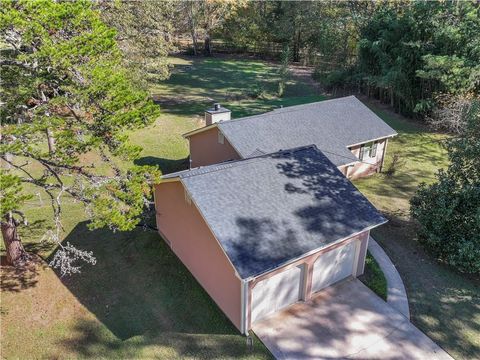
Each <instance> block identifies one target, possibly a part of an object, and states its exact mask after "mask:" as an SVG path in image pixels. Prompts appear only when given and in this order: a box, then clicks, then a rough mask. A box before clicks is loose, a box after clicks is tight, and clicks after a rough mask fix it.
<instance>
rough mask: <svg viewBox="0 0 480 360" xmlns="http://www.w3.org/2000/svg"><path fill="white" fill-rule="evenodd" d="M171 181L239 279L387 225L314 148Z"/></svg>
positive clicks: (196, 171) (194, 172)
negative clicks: (185, 193) (187, 199)
mask: <svg viewBox="0 0 480 360" xmlns="http://www.w3.org/2000/svg"><path fill="white" fill-rule="evenodd" d="M175 176H178V177H180V179H181V181H182V182H183V184H184V185H185V187H186V189H187V191H188V193H189V194H190V196H191V198H192V200H193V201H194V203H195V204H196V206H197V207H198V209H199V210H200V212H201V213H202V215H203V217H204V218H205V220H206V221H207V223H208V224H209V226H210V228H211V230H212V231H213V233H214V235H215V236H216V238H217V239H218V241H219V242H220V244H221V246H222V247H223V249H224V251H225V253H226V254H227V256H228V258H229V259H230V261H231V262H232V264H233V266H234V267H235V268H236V270H237V272H238V274H239V276H240V277H241V278H242V279H246V278H248V277H252V276H256V275H259V274H262V273H264V272H267V271H269V270H272V269H275V268H277V267H279V266H281V265H283V264H285V263H288V262H289V261H291V260H293V259H295V258H299V257H301V256H302V255H304V254H306V253H308V252H310V251H312V250H316V249H319V248H322V247H324V246H326V245H328V244H330V243H332V242H334V241H336V240H339V239H343V238H346V237H348V236H350V235H353V234H355V233H357V232H360V231H362V230H364V229H366V228H368V227H371V226H375V225H379V224H381V223H384V222H385V221H386V220H385V218H384V217H383V216H382V215H381V214H379V213H378V211H377V210H376V209H375V208H374V207H373V205H372V204H370V202H369V201H368V200H367V199H366V198H365V197H364V196H363V195H362V194H361V193H360V192H359V191H358V190H357V189H356V188H355V187H354V186H353V185H352V184H351V183H350V181H349V180H347V179H346V178H345V176H343V174H342V173H341V172H340V171H339V170H338V169H337V168H336V166H335V165H334V164H332V163H331V162H330V161H329V160H328V158H327V157H326V156H325V155H324V154H323V153H322V152H321V151H319V150H318V149H317V148H316V147H315V146H309V147H303V148H299V149H293V150H291V151H284V152H278V153H275V154H270V155H263V156H259V157H255V158H250V159H246V160H239V161H234V162H228V163H222V164H217V165H211V166H206V167H202V168H196V169H192V170H187V171H183V172H178V173H174V174H169V175H168V176H166V177H168V178H170V177H175Z"/></svg>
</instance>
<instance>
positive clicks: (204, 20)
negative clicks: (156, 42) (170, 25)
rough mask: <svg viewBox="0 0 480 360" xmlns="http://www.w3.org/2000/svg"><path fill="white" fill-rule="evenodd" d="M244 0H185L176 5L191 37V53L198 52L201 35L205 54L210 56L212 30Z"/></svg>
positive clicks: (179, 16) (241, 5)
mask: <svg viewBox="0 0 480 360" xmlns="http://www.w3.org/2000/svg"><path fill="white" fill-rule="evenodd" d="M244 4H245V2H244V1H243V0H242V1H233V0H198V1H193V0H186V1H182V2H180V3H179V5H178V15H177V17H178V18H179V19H185V20H186V21H185V22H184V23H183V28H184V29H185V31H186V32H188V33H189V35H190V37H191V38H192V48H193V54H194V55H197V53H198V37H199V36H203V39H204V44H203V45H204V49H203V53H204V55H206V56H211V55H212V51H213V47H212V36H213V32H214V31H215V30H216V29H217V28H219V27H221V26H222V25H223V23H224V22H225V20H226V19H227V18H229V17H233V16H234V14H235V13H236V11H237V10H238V8H240V7H243V6H245V5H244Z"/></svg>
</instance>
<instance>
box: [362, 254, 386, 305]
mask: <svg viewBox="0 0 480 360" xmlns="http://www.w3.org/2000/svg"><path fill="white" fill-rule="evenodd" d="M359 279H360V281H361V282H363V283H364V284H365V285H367V286H368V287H369V288H370V289H372V290H373V292H374V293H375V294H377V295H378V296H380V297H381V298H382V299H383V300H385V301H386V300H387V279H385V275H383V272H382V269H380V266H379V265H378V263H377V262H376V261H375V259H374V257H373V256H372V254H370V252H367V258H366V259H365V273H364V274H363V275H362V276H361V277H359Z"/></svg>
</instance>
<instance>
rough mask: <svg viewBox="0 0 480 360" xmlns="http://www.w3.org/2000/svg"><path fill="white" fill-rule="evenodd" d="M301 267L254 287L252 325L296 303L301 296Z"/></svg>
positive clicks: (284, 272) (277, 275) (263, 281)
mask: <svg viewBox="0 0 480 360" xmlns="http://www.w3.org/2000/svg"><path fill="white" fill-rule="evenodd" d="M302 279H303V265H300V266H297V267H293V268H291V269H288V270H286V271H283V272H281V273H279V274H276V275H274V276H272V277H270V278H268V279H265V280H262V281H260V282H259V283H258V284H256V285H255V287H254V288H253V292H252V307H251V309H252V311H251V316H252V323H253V322H254V321H256V320H260V319H261V318H263V317H265V316H267V315H269V314H272V313H274V312H275V311H278V310H280V309H282V308H284V307H286V306H288V305H290V304H293V303H295V302H297V301H298V300H299V299H300V297H301V294H302Z"/></svg>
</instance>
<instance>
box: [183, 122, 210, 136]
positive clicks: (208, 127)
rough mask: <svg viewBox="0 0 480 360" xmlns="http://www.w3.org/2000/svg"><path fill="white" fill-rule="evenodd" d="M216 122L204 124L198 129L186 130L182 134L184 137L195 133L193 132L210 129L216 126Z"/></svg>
mask: <svg viewBox="0 0 480 360" xmlns="http://www.w3.org/2000/svg"><path fill="white" fill-rule="evenodd" d="M217 125H218V123H213V124H210V125H207V126H204V127H201V128H198V129H195V130H192V131H189V132H186V133H185V134H183V135H182V136H183V137H184V138H185V139H186V138H188V137H190V136H192V135H195V134H198V133H201V132H204V131H207V130H210V129H213V128H215V127H217Z"/></svg>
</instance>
